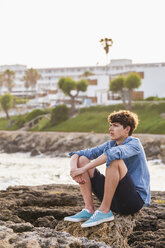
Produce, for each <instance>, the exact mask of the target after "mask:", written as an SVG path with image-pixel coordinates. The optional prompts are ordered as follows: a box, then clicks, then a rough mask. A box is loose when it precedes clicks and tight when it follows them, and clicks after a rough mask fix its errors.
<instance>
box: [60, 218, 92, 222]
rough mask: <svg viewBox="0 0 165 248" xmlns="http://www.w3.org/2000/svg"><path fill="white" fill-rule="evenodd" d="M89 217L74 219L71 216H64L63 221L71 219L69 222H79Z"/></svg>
mask: <svg viewBox="0 0 165 248" xmlns="http://www.w3.org/2000/svg"><path fill="white" fill-rule="evenodd" d="M88 219H89V218H81V219H78V218H77V219H76V218H71V217H65V218H64V221H71V222H81V221H86V220H88Z"/></svg>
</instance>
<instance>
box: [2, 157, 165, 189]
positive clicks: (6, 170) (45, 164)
mask: <svg viewBox="0 0 165 248" xmlns="http://www.w3.org/2000/svg"><path fill="white" fill-rule="evenodd" d="M148 167H149V171H150V176H151V190H160V191H165V164H163V163H162V162H161V160H151V161H148ZM98 169H99V170H100V171H101V172H102V173H103V174H104V171H105V165H101V166H99V167H98ZM52 183H58V184H76V183H75V182H74V181H73V180H72V178H71V177H70V175H69V158H59V157H48V156H44V155H40V156H36V157H31V156H30V154H29V153H14V154H6V153H0V190H2V189H6V188H7V187H8V186H15V185H28V186H36V185H42V184H52Z"/></svg>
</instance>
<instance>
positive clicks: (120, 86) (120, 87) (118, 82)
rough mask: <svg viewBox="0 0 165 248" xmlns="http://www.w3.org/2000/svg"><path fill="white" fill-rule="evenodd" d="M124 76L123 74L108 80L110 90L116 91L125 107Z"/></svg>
mask: <svg viewBox="0 0 165 248" xmlns="http://www.w3.org/2000/svg"><path fill="white" fill-rule="evenodd" d="M124 84H125V78H124V77H123V76H119V77H117V78H114V79H112V80H111V81H110V87H109V88H110V90H111V91H112V92H118V93H119V95H120V96H121V99H122V101H123V105H124V106H125V107H126V102H125V90H124Z"/></svg>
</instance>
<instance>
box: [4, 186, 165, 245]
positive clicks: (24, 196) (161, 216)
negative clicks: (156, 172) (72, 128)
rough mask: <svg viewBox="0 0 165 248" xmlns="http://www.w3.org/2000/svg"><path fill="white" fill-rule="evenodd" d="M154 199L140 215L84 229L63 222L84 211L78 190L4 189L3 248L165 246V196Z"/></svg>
mask: <svg viewBox="0 0 165 248" xmlns="http://www.w3.org/2000/svg"><path fill="white" fill-rule="evenodd" d="M151 195H152V201H151V205H150V206H149V207H144V208H143V209H142V210H140V211H139V212H138V213H136V214H134V215H128V216H125V215H117V214H115V219H114V221H111V222H109V223H108V222H107V223H102V224H100V225H99V226H95V227H91V228H84V229H83V228H81V226H80V224H79V223H70V222H64V221H63V218H64V217H65V216H68V215H72V214H75V213H76V212H77V211H80V210H81V209H82V208H83V207H84V206H83V199H82V197H81V194H80V191H79V187H78V186H75V185H60V184H52V185H42V186H35V187H25V186H16V187H8V189H7V190H3V191H0V247H1V248H69V247H72V248H79V247H80V248H97V247H101V248H104V247H105V248H108V247H111V248H129V247H130V248H144V247H145V248H164V247H165V236H164V234H165V194H164V192H152V194H151ZM94 202H95V205H96V206H98V205H99V202H98V200H97V199H96V198H95V197H94Z"/></svg>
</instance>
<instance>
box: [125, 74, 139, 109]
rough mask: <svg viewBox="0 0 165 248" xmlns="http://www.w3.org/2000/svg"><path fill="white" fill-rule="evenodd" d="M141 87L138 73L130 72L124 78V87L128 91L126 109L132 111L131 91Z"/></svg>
mask: <svg viewBox="0 0 165 248" xmlns="http://www.w3.org/2000/svg"><path fill="white" fill-rule="evenodd" d="M140 85H141V77H140V75H139V74H138V73H136V72H132V73H129V74H128V75H127V77H126V78H125V87H126V88H127V89H128V108H129V109H130V110H131V109H132V92H133V89H136V88H139V87H140Z"/></svg>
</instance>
